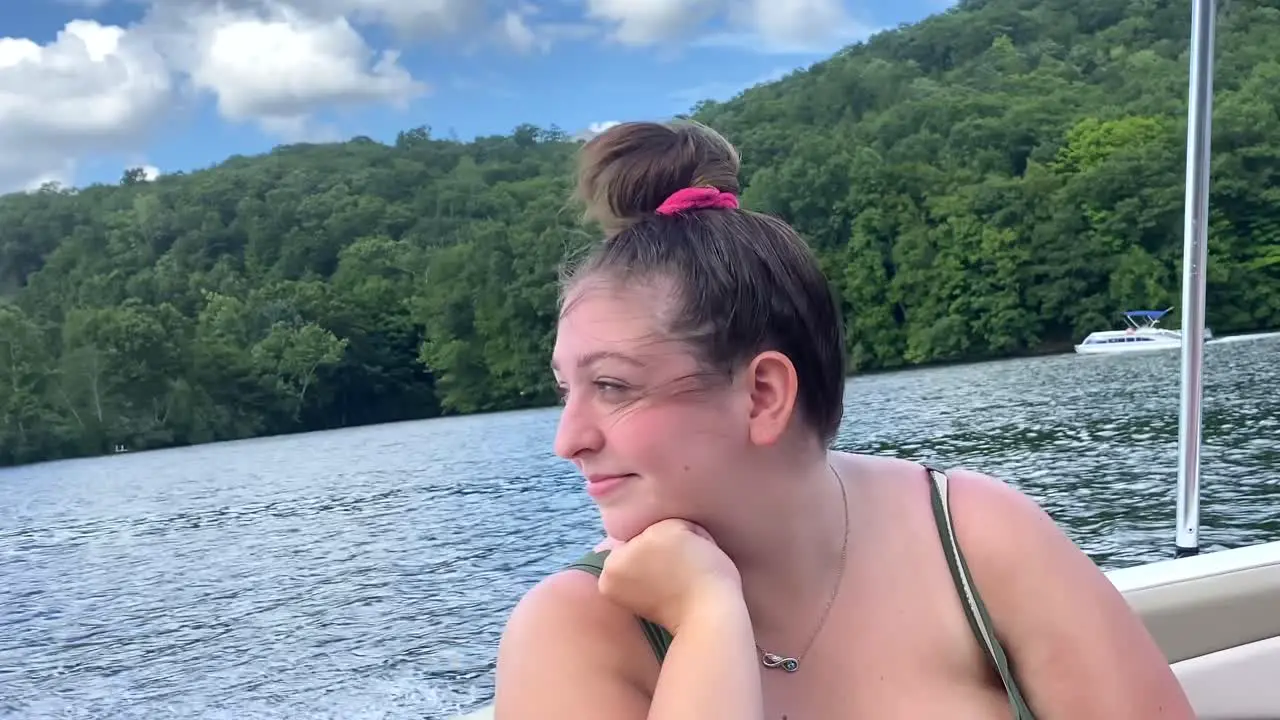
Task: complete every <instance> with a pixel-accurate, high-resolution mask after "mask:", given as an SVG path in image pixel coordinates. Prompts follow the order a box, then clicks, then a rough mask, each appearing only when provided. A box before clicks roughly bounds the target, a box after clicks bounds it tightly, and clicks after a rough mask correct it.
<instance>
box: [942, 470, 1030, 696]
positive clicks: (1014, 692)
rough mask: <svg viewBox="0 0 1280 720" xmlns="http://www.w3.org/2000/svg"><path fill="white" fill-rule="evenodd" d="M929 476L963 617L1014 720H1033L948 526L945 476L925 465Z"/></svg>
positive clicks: (948, 515) (952, 530)
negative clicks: (994, 674) (990, 666)
mask: <svg viewBox="0 0 1280 720" xmlns="http://www.w3.org/2000/svg"><path fill="white" fill-rule="evenodd" d="M925 470H927V471H928V473H929V490H930V495H931V496H932V501H933V520H934V522H935V523H936V524H937V526H938V537H939V538H940V539H941V541H942V550H943V553H944V554H945V555H946V559H947V567H948V568H949V569H950V570H951V580H952V582H954V583H955V586H956V592H957V593H958V594H959V595H960V599H961V601H962V603H961V604H962V605H963V606H964V614H965V616H966V617H967V618H968V619H969V627H970V628H971V629H972V630H973V634H974V637H976V638H977V640H978V645H979V646H981V647H982V650H983V652H984V653H985V654H986V656H987V659H989V660H990V661H991V663H992V664H993V665H994V666H995V669H996V672H998V673H999V674H1000V681H1001V682H1002V683H1004V689H1005V692H1006V693H1008V695H1009V704H1010V705H1011V706H1012V707H1013V713H1014V715H1013V717H1014V720H1035V716H1034V715H1032V713H1031V708H1030V706H1029V705H1027V701H1026V699H1025V698H1023V696H1022V691H1021V690H1019V688H1018V683H1017V680H1016V679H1015V678H1014V675H1013V670H1012V668H1011V663H1010V661H1009V657H1008V656H1007V655H1006V654H1005V652H1004V648H1003V647H1002V646H1001V645H1000V640H999V639H998V638H997V637H996V633H995V625H994V623H992V621H991V616H990V615H989V614H988V613H987V607H986V605H985V604H983V602H982V596H981V595H980V594H979V593H978V587H977V586H976V585H975V584H974V583H973V577H972V576H971V574H970V573H969V566H968V565H967V564H966V563H965V561H964V553H962V552H961V551H960V543H959V542H958V541H957V540H956V534H955V529H954V527H953V526H952V524H951V504H950V502H949V500H948V493H947V483H948V478H947V474H946V473H944V472H942V471H941V470H936V469H934V468H931V467H928V466H925Z"/></svg>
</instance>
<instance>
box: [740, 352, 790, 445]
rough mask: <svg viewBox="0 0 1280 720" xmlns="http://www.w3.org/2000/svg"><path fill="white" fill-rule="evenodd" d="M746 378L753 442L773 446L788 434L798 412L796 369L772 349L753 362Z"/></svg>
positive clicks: (748, 367) (786, 358)
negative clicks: (793, 415) (788, 427)
mask: <svg viewBox="0 0 1280 720" xmlns="http://www.w3.org/2000/svg"><path fill="white" fill-rule="evenodd" d="M743 379H744V380H745V381H746V383H747V390H748V391H749V392H750V395H751V415H750V420H749V422H750V435H751V442H753V443H755V444H756V445H772V444H773V443H775V442H777V441H778V439H779V438H781V437H782V435H783V433H784V432H786V430H787V426H788V425H789V424H790V422H791V415H792V413H794V412H795V407H796V398H797V396H798V394H799V392H800V381H799V378H798V376H797V375H796V366H795V365H794V364H792V362H791V358H788V357H787V356H786V355H783V354H782V353H780V352H776V351H774V350H769V351H766V352H762V353H760V354H759V355H757V356H756V357H755V359H754V360H752V361H751V364H750V365H748V366H747V369H746V372H745V373H744V374H743Z"/></svg>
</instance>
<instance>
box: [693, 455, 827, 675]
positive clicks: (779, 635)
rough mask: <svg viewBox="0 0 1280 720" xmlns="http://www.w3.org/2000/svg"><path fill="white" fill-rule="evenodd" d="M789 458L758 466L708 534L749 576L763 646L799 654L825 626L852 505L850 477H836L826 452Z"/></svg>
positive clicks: (747, 589) (747, 592)
mask: <svg viewBox="0 0 1280 720" xmlns="http://www.w3.org/2000/svg"><path fill="white" fill-rule="evenodd" d="M778 455H781V453H778ZM753 460H754V459H753ZM783 460H784V458H777V459H772V458H771V459H762V461H761V462H758V463H757V462H753V463H752V467H753V468H755V469H754V470H753V472H752V473H751V477H747V478H744V480H745V483H746V484H747V485H748V487H744V488H743V492H742V493H741V495H740V496H739V497H740V498H741V499H740V500H738V501H735V504H734V506H733V508H732V509H731V510H730V511H729V513H726V514H725V515H724V516H722V518H720V519H719V521H718V522H715V523H714V526H713V525H712V524H708V526H707V530H708V532H710V533H711V535H712V536H713V537H715V538H716V542H717V543H718V544H719V545H720V547H721V548H722V549H723V550H724V551H725V553H726V554H728V555H729V557H730V558H732V559H733V561H734V564H735V565H736V566H737V568H738V572H739V573H740V574H741V576H742V585H743V594H744V596H745V599H746V601H747V609H748V610H749V612H750V613H751V618H752V623H753V625H754V626H755V629H756V637H757V641H758V642H759V644H760V645H761V647H763V648H764V649H766V650H768V651H770V652H777V653H780V654H787V653H792V654H795V653H800V652H802V651H803V649H804V648H803V647H801V646H802V645H803V644H804V643H805V642H807V640H808V636H809V633H811V632H812V631H813V630H814V629H815V627H816V625H817V623H818V622H819V621H820V619H821V615H822V612H823V611H824V609H825V607H826V605H827V604H828V603H829V602H830V600H831V595H832V592H833V591H834V590H835V589H836V585H835V584H836V581H837V579H838V578H839V577H840V573H841V570H842V564H843V563H845V562H846V560H847V558H846V557H845V556H844V553H843V552H842V544H843V542H844V540H845V534H846V531H847V529H848V528H847V526H846V508H847V505H844V504H842V503H843V501H844V500H845V495H844V493H842V492H841V483H842V482H843V481H844V478H839V479H838V477H837V475H836V473H835V472H833V469H832V460H831V459H829V456H828V453H827V452H826V451H825V450H819V451H818V452H808V453H805V454H804V455H803V456H802V457H801V458H800V459H799V460H797V456H796V455H795V454H790V455H788V456H787V457H786V458H785V462H783ZM846 492H847V487H846ZM730 513H731V514H730ZM842 584H843V582H842ZM771 644H776V646H775V645H771Z"/></svg>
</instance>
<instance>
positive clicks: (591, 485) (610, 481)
mask: <svg viewBox="0 0 1280 720" xmlns="http://www.w3.org/2000/svg"><path fill="white" fill-rule="evenodd" d="M633 477H635V475H630V474H628V475H605V474H603V473H593V474H591V475H588V476H587V494H588V495H590V496H591V497H593V498H596V499H599V498H602V497H604V496H606V495H609V494H610V493H612V492H613V491H614V490H616V489H618V487H620V486H622V485H623V484H625V483H626V481H627V480H630V479H631V478H633Z"/></svg>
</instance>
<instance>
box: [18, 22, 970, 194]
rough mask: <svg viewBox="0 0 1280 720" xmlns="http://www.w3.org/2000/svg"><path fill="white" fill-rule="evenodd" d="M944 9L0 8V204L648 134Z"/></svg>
mask: <svg viewBox="0 0 1280 720" xmlns="http://www.w3.org/2000/svg"><path fill="white" fill-rule="evenodd" d="M949 4H950V0H892V1H887V0H874V1H873V0H0V193H3V192H10V191H17V190H24V189H34V188H36V187H39V186H40V185H41V184H42V183H46V182H58V183H61V184H63V185H68V186H83V185H86V184H89V183H94V182H107V183H113V182H116V181H118V180H119V179H120V176H121V174H122V173H123V171H124V170H125V169H126V168H130V167H144V168H146V169H147V171H148V174H149V175H152V176H154V175H155V174H161V173H166V172H175V171H187V172H190V171H192V170H197V169H200V168H205V167H209V166H211V165H214V164H217V163H218V162H221V161H222V160H225V159H226V158H227V157H229V156H231V155H237V154H239V155H253V154H258V153H263V152H267V151H269V150H270V149H271V148H272V147H275V146H277V145H280V144H282V143H291V142H328V141H337V140H344V139H348V138H351V137H354V136H358V135H364V136H367V137H371V138H373V139H375V140H380V141H383V142H391V141H393V140H394V139H395V136H396V133H397V132H398V131H400V130H404V129H408V128H414V127H418V126H422V125H427V126H430V127H431V128H432V133H433V134H434V135H436V136H456V137H459V138H461V139H463V140H466V139H470V138H473V137H475V136H477V135H490V134H504V133H507V132H509V131H510V130H511V129H512V128H514V127H516V126H517V125H519V124H521V123H533V124H535V125H539V126H542V127H549V126H551V125H553V124H554V125H557V126H559V127H560V128H561V129H563V130H565V131H567V132H569V133H578V132H582V131H588V130H591V129H598V128H601V127H605V126H607V124H608V123H610V122H617V121H621V120H635V119H658V118H664V117H670V116H672V115H674V114H677V113H681V112H686V111H688V110H689V109H690V108H691V107H692V106H693V105H694V104H695V103H696V102H698V101H699V100H703V99H716V100H727V99H729V98H731V97H733V96H734V95H735V94H737V93H738V92H740V91H742V90H743V89H746V88H747V87H750V86H752V85H756V84H758V83H761V82H767V81H769V80H773V79H776V78H779V77H781V76H782V75H784V74H786V73H787V72H790V71H791V70H794V69H796V68H801V67H805V66H808V65H810V64H812V63H813V62H815V61H818V60H821V59H823V58H825V57H827V56H829V55H830V54H831V53H833V52H835V51H837V50H839V49H840V48H842V47H845V46H847V45H849V44H851V43H854V42H857V41H860V40H863V39H865V38H867V37H868V36H869V35H870V34H872V33H874V32H878V31H880V30H884V29H888V28H892V27H895V26H897V25H899V24H901V23H909V22H915V21H918V20H921V19H923V18H924V17H926V16H928V15H930V14H932V13H936V12H939V11H941V10H943V9H945V8H946V7H947V6H948V5H949Z"/></svg>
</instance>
